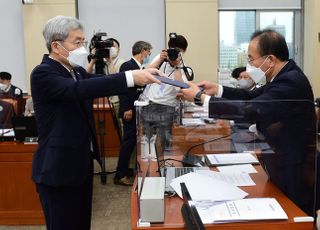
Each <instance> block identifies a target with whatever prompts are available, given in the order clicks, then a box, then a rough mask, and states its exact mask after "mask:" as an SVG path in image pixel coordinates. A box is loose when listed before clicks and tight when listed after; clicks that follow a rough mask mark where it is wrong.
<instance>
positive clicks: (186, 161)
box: [182, 132, 232, 167]
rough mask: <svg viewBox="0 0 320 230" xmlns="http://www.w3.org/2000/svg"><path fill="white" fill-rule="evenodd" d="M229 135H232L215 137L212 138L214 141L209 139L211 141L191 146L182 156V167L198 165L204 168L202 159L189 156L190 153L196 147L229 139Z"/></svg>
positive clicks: (192, 155)
mask: <svg viewBox="0 0 320 230" xmlns="http://www.w3.org/2000/svg"><path fill="white" fill-rule="evenodd" d="M231 134H232V132H231V133H230V134H227V135H224V136H221V137H217V138H214V139H211V140H208V141H205V142H202V143H199V144H196V145H193V146H191V147H190V148H189V149H188V150H187V152H186V153H185V154H184V156H183V159H182V164H183V166H184V167H194V166H199V164H200V165H201V166H205V163H204V161H203V157H201V156H197V155H194V154H191V153H190V151H191V150H192V149H194V148H196V147H198V146H201V145H204V144H207V143H210V142H213V141H217V140H220V139H223V138H226V137H229V136H230V135H231Z"/></svg>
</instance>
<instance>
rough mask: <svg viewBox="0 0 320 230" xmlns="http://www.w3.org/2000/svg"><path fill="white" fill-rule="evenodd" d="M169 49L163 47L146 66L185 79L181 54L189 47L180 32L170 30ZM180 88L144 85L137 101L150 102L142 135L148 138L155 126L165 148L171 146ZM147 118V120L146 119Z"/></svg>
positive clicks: (165, 85)
mask: <svg viewBox="0 0 320 230" xmlns="http://www.w3.org/2000/svg"><path fill="white" fill-rule="evenodd" d="M169 37H170V38H169V41H168V46H169V49H166V50H162V51H161V53H160V54H158V55H157V56H156V57H155V58H154V59H153V61H152V62H151V64H150V65H149V66H148V67H153V68H158V69H159V70H160V71H162V72H164V73H165V75H166V76H167V77H168V78H170V79H173V80H177V81H182V82H187V81H188V79H187V77H186V75H185V71H184V70H183V66H184V64H183V60H182V55H183V54H184V53H185V52H186V50H187V47H188V41H187V39H186V38H185V37H184V36H182V35H177V34H175V33H170V35H169ZM179 91H180V88H179V87H175V86H172V85H168V84H164V83H162V84H161V85H156V84H150V85H147V86H146V88H145V90H144V91H143V93H142V94H141V96H140V100H143V101H149V105H148V106H146V107H144V111H143V117H144V119H145V120H144V125H145V127H144V134H145V135H146V138H147V139H148V140H149V141H150V140H151V139H152V138H153V137H154V135H155V133H154V132H155V131H156V130H157V129H158V131H159V133H160V138H161V144H162V145H163V146H165V149H166V150H169V149H170V147H171V127H172V124H173V122H174V119H175V116H174V115H175V111H176V108H177V107H178V105H179V101H178V100H177V93H178V92H179ZM149 118H150V119H149Z"/></svg>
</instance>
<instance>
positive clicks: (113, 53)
mask: <svg viewBox="0 0 320 230" xmlns="http://www.w3.org/2000/svg"><path fill="white" fill-rule="evenodd" d="M117 56H118V49H117V48H116V47H113V46H112V47H111V48H110V57H111V58H116V57H117Z"/></svg>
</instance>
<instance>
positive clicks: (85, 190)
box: [31, 16, 161, 230]
mask: <svg viewBox="0 0 320 230" xmlns="http://www.w3.org/2000/svg"><path fill="white" fill-rule="evenodd" d="M43 36H44V38H45V42H46V46H47V48H48V50H49V55H44V57H43V60H42V62H41V64H40V65H38V66H36V67H35V68H34V70H33V71H32V73H31V92H32V98H33V102H34V110H35V117H36V121H37V127H38V134H39V141H38V148H37V150H36V152H35V154H34V157H33V164H32V179H33V181H34V182H35V184H36V189H37V191H38V193H39V197H40V201H41V204H42V208H43V211H44V215H45V219H46V225H47V229H49V230H52V229H54V230H63V229H66V230H82V229H83V230H88V229H90V225H91V203H92V181H93V159H96V160H98V161H99V160H100V159H99V154H98V149H97V142H96V138H95V137H96V135H95V129H94V127H95V126H94V124H93V123H94V120H93V114H92V99H94V98H97V97H103V96H109V95H114V94H122V93H127V92H128V88H130V87H133V86H134V85H141V86H143V85H145V84H148V83H151V82H158V83H159V81H157V80H156V79H155V78H154V76H153V75H152V74H161V73H160V72H159V71H157V70H155V69H149V70H134V71H127V72H123V73H118V74H113V75H109V76H105V75H98V74H88V73H87V72H86V71H85V69H84V68H83V66H85V64H86V61H87V56H88V51H87V50H86V48H85V47H84V45H85V44H86V41H85V40H84V39H85V38H84V33H83V27H82V25H81V23H80V22H79V21H78V20H77V19H75V18H73V17H66V16H56V17H54V18H52V19H50V20H49V21H48V22H47V23H46V25H45V27H44V29H43Z"/></svg>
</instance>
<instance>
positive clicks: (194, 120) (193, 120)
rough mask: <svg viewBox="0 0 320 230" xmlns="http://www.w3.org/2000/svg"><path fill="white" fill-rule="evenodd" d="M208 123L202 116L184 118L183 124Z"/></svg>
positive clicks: (196, 124)
mask: <svg viewBox="0 0 320 230" xmlns="http://www.w3.org/2000/svg"><path fill="white" fill-rule="evenodd" d="M205 124H206V123H205V122H204V121H203V120H202V119H200V118H182V125H184V126H198V125H205Z"/></svg>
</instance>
